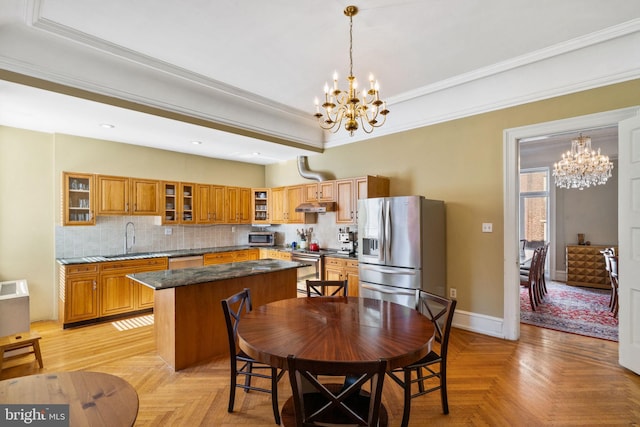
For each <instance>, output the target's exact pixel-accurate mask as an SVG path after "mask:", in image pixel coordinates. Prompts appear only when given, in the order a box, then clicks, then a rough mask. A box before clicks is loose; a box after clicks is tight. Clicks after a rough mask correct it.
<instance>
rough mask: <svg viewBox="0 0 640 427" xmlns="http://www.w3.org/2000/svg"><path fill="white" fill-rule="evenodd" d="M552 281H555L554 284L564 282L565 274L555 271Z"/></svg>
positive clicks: (563, 271) (565, 279) (564, 272)
mask: <svg viewBox="0 0 640 427" xmlns="http://www.w3.org/2000/svg"><path fill="white" fill-rule="evenodd" d="M552 280H555V281H556V282H566V281H567V272H566V271H565V270H556V274H555V276H554V277H553V278H552Z"/></svg>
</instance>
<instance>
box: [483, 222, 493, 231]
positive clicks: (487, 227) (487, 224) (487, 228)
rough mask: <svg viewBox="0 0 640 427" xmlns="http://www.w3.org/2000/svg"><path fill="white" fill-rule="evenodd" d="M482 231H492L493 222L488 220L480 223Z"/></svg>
mask: <svg viewBox="0 0 640 427" xmlns="http://www.w3.org/2000/svg"><path fill="white" fill-rule="evenodd" d="M482 232H483V233H493V224H492V223H490V222H483V223H482Z"/></svg>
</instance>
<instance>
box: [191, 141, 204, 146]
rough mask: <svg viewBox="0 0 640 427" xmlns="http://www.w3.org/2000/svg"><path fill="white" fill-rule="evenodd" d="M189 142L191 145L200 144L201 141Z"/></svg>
mask: <svg viewBox="0 0 640 427" xmlns="http://www.w3.org/2000/svg"><path fill="white" fill-rule="evenodd" d="M191 143H192V144H193V145H200V144H202V141H191Z"/></svg>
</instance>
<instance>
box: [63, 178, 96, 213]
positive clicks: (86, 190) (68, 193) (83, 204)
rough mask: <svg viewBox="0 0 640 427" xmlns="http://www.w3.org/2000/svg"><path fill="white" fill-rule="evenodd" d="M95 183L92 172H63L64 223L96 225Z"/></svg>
mask: <svg viewBox="0 0 640 427" xmlns="http://www.w3.org/2000/svg"><path fill="white" fill-rule="evenodd" d="M94 183H95V180H94V176H93V175H90V174H80V173H69V172H64V173H63V174H62V195H63V202H62V225H95V223H96V216H95V212H94V204H95V201H94V199H95V197H94V194H95V188H94V187H95V184H94Z"/></svg>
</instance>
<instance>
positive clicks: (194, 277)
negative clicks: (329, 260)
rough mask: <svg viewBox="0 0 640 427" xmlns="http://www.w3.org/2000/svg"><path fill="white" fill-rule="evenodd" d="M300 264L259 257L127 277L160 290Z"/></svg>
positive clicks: (283, 268) (300, 265)
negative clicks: (259, 258) (257, 258)
mask: <svg viewBox="0 0 640 427" xmlns="http://www.w3.org/2000/svg"><path fill="white" fill-rule="evenodd" d="M302 266H304V264H302V263H299V262H292V261H282V260H274V259H261V260H255V261H243V262H233V263H227V264H217V265H209V266H206V267H191V268H184V269H181V270H163V271H150V272H146V273H135V274H129V275H127V277H129V278H130V279H133V280H135V281H137V282H139V283H142V284H143V285H145V286H148V287H150V288H153V289H155V290H161V289H169V288H176V287H179V286H188V285H197V284H200V283H211V282H217V281H221V280H228V279H236V278H240V277H247V276H254V275H257V274H264V273H271V272H275V271H282V270H289V269H295V268H299V267H302Z"/></svg>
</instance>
